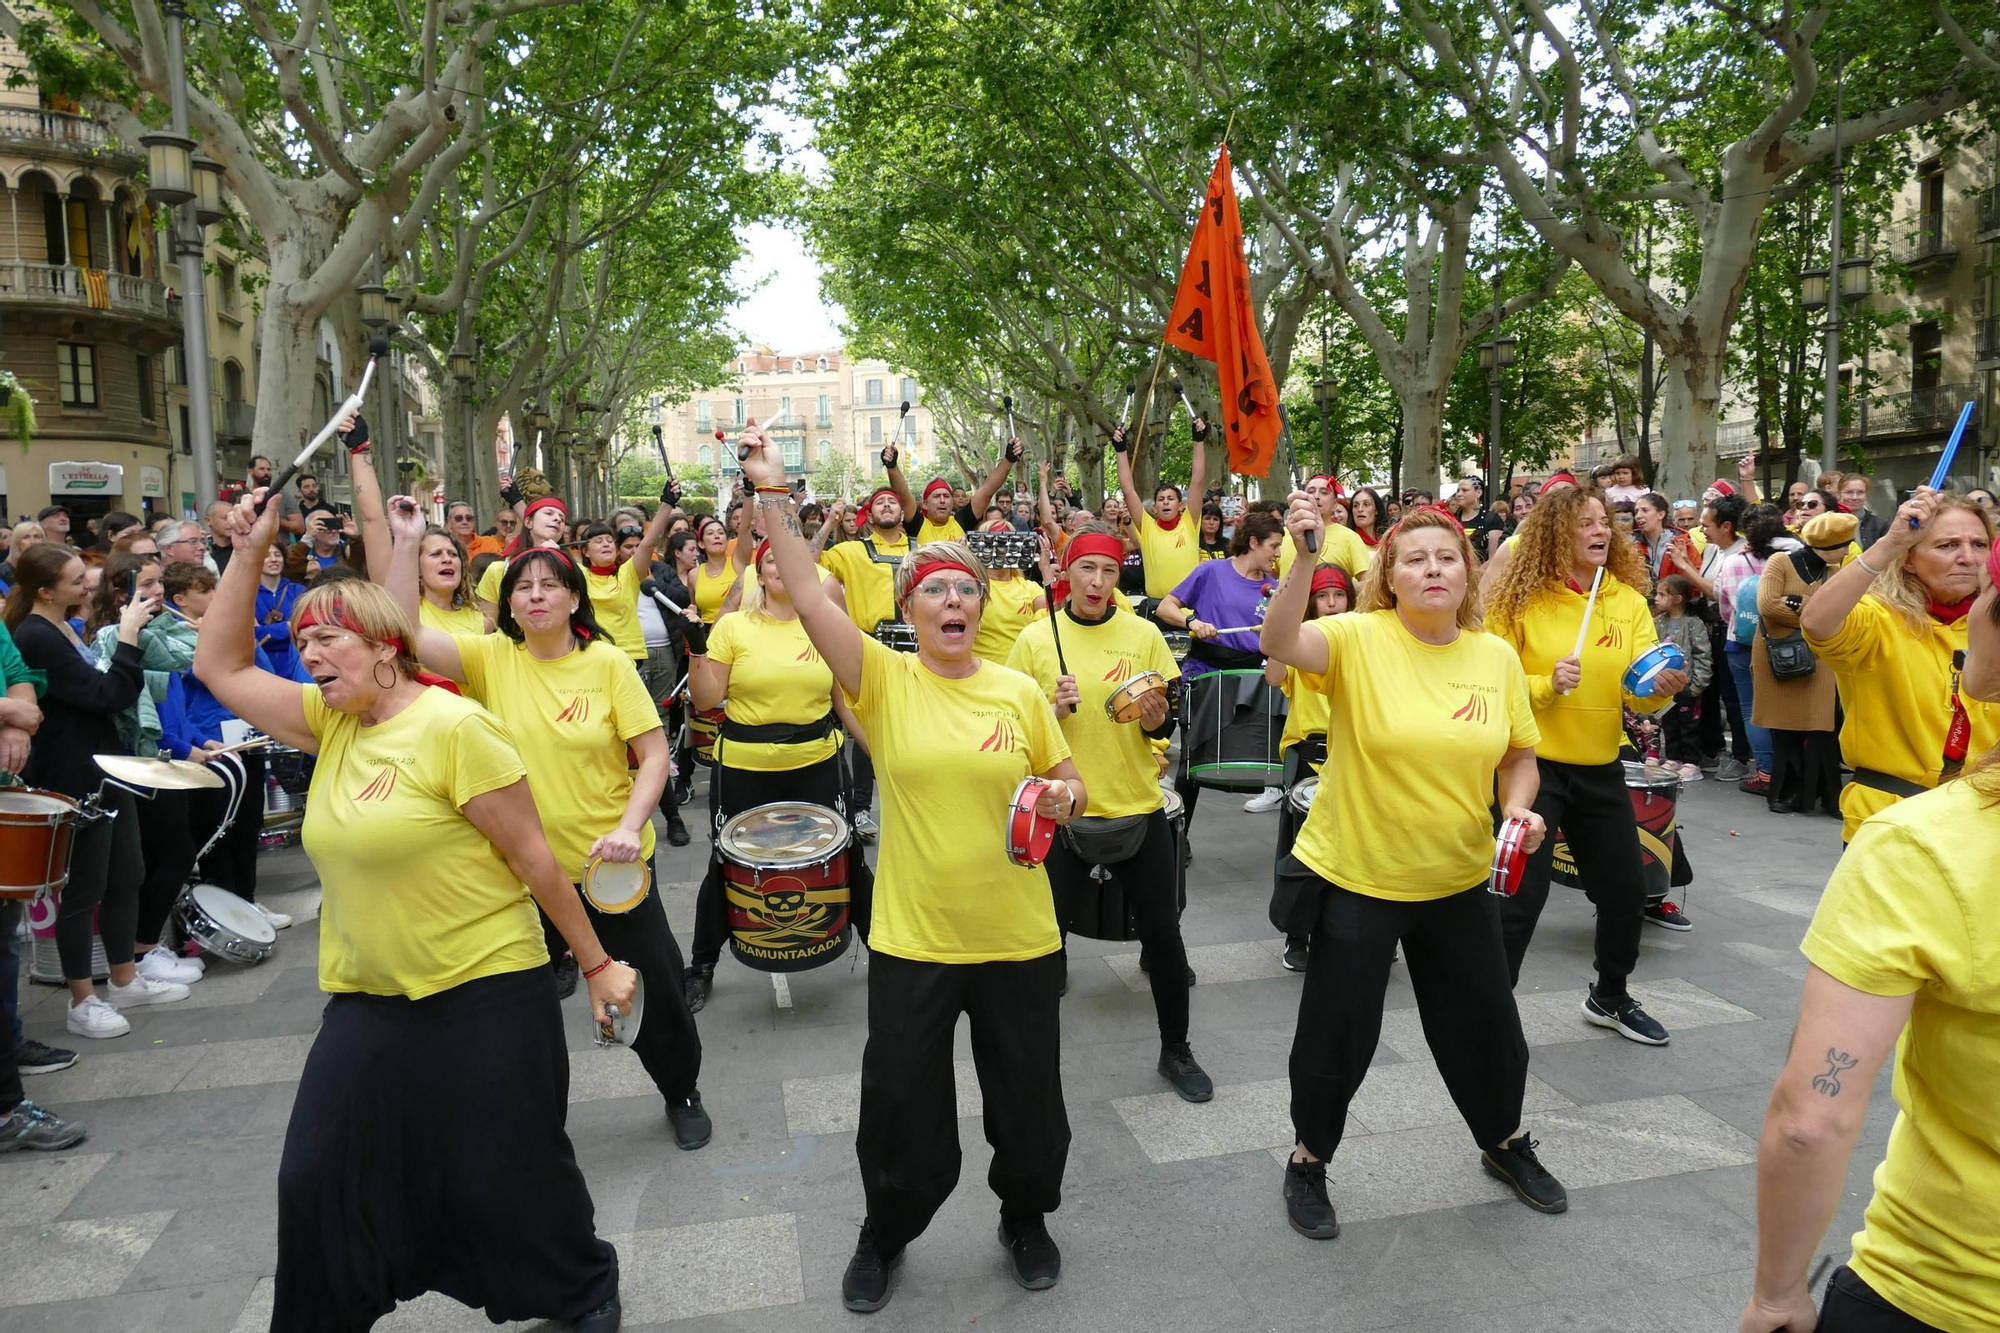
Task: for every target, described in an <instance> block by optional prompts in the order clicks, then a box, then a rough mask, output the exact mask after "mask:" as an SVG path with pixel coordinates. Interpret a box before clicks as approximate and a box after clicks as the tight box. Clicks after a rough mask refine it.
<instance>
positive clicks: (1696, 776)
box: [1681, 764, 1708, 782]
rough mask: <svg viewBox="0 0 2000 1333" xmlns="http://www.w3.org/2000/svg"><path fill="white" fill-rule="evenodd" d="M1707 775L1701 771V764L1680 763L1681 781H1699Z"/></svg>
mask: <svg viewBox="0 0 2000 1333" xmlns="http://www.w3.org/2000/svg"><path fill="white" fill-rule="evenodd" d="M1707 776H1708V775H1707V774H1706V773H1703V772H1702V771H1701V765H1700V764H1682V765H1681V781H1682V782H1700V781H1701V780H1702V779H1703V778H1704V777H1707Z"/></svg>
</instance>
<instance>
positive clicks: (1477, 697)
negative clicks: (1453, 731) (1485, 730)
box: [1451, 691, 1486, 723]
mask: <svg viewBox="0 0 2000 1333" xmlns="http://www.w3.org/2000/svg"><path fill="white" fill-rule="evenodd" d="M1451 718H1452V721H1454V722H1472V723H1480V722H1484V721H1485V720H1486V697H1485V696H1484V695H1482V694H1479V693H1478V692H1476V691H1475V692H1474V693H1472V694H1470V695H1467V696H1466V700H1465V706H1464V707H1463V708H1461V709H1459V710H1458V711H1457V712H1456V713H1453V714H1452V715H1451Z"/></svg>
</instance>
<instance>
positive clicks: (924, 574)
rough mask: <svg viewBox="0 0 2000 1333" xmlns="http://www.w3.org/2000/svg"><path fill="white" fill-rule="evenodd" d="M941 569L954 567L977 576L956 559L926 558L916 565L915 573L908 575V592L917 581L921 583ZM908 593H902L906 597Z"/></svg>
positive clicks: (974, 576) (914, 588)
mask: <svg viewBox="0 0 2000 1333" xmlns="http://www.w3.org/2000/svg"><path fill="white" fill-rule="evenodd" d="M941 569H955V570H957V571H958V572H959V573H961V574H966V575H970V576H971V577H973V578H975V579H976V578H978V577H979V575H978V574H976V573H974V572H973V571H972V570H970V569H967V568H966V567H965V566H964V565H961V564H960V563H958V561H956V560H926V561H924V563H922V564H921V565H918V566H917V572H916V573H914V574H912V575H910V592H915V591H916V590H917V585H918V584H919V583H922V582H923V581H924V580H925V579H927V578H929V577H930V576H931V575H933V574H935V573H937V572H938V571H939V570H941ZM908 595H909V594H908V593H905V594H904V596H906V597H907V596H908Z"/></svg>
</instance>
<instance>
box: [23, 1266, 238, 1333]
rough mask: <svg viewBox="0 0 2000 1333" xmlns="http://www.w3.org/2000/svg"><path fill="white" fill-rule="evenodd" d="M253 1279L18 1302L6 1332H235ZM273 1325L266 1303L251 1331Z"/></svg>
mask: <svg viewBox="0 0 2000 1333" xmlns="http://www.w3.org/2000/svg"><path fill="white" fill-rule="evenodd" d="M250 1289H251V1283H250V1281H249V1279H247V1278H244V1279H239V1280H237V1281H234V1282H204V1283H200V1284H198V1285H195V1286H186V1287H167V1288H163V1289H160V1290H157V1291H143V1292H121V1293H119V1294H117V1295H113V1296H93V1297H87V1298H85V1299H82V1300H73V1301H56V1302H52V1303H50V1304H48V1305H31V1306H22V1307H16V1308H14V1309H12V1310H9V1311H8V1312H7V1318H6V1319H5V1321H4V1323H5V1325H6V1328H7V1333H98V1331H99V1330H104V1333H113V1331H114V1330H115V1333H126V1331H127V1330H135V1329H136V1330H153V1329H159V1330H163V1333H164V1331H166V1330H171V1333H234V1329H235V1327H236V1324H235V1321H236V1320H237V1318H238V1317H239V1313H240V1311H241V1309H242V1307H243V1305H244V1303H245V1300H246V1298H247V1297H248V1296H249V1294H250ZM270 1327H271V1319H270V1311H269V1309H268V1307H267V1309H266V1310H265V1315H264V1322H263V1323H261V1324H257V1325H256V1326H255V1327H254V1330H252V1331H251V1333H266V1330H268V1329H269V1328H270Z"/></svg>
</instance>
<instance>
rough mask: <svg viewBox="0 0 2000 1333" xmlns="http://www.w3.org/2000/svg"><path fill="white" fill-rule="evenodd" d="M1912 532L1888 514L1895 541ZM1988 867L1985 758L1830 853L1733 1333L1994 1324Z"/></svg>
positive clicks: (1981, 644)
mask: <svg viewBox="0 0 2000 1333" xmlns="http://www.w3.org/2000/svg"><path fill="white" fill-rule="evenodd" d="M1906 507H1907V506H1906ZM1934 517H1935V512H1934V513H1933V518H1934ZM1908 526H1909V524H1908V521H1907V518H1906V516H1904V515H1902V514H1898V515H1897V518H1896V520H1895V522H1894V523H1893V524H1892V525H1891V531H1892V532H1893V531H1894V529H1895V528H1896V527H1903V528H1908ZM1883 540H1887V538H1886V537H1885V538H1884V539H1883ZM1881 546H1882V542H1881V541H1877V542H1876V544H1875V545H1874V546H1872V547H1870V548H1869V551H1868V554H1869V555H1874V554H1875V552H1876V551H1879V550H1880V549H1881ZM1905 549H1906V550H1907V548H1905ZM1994 564H1995V566H1996V567H1995V568H1994V570H1993V574H1994V576H1995V577H2000V560H1996V561H1994ZM1829 586H1830V585H1829ZM1824 595H1825V593H1824V592H1822V593H1821V594H1819V596H1824ZM1996 597H2000V594H1996V592H1995V590H1994V587H1993V586H1992V584H1991V583H1989V584H1988V586H1987V588H1986V590H1985V591H1984V592H1983V593H1982V594H1980V595H1979V597H1978V600H1977V601H1976V602H1975V603H1974V606H1973V609H1972V612H1971V614H1970V616H1969V617H1968V620H1967V625H1966V628H1967V632H1968V635H1969V638H1970V644H1969V657H1970V659H1971V663H1972V665H1969V666H1968V667H1967V673H1968V676H1967V678H1968V680H1977V679H1978V678H1979V676H1980V675H1981V674H1983V673H1984V672H1986V671H1990V670H1991V669H1992V668H1993V667H1994V666H2000V615H1996V609H1995V608H1996ZM1817 601H1818V597H1815V598H1814V602H1815V603H1817ZM1996 859H2000V755H1996V754H1995V753H1993V752H1988V753H1987V754H1986V757H1985V758H1984V759H1983V760H1979V761H1977V762H1976V763H1975V765H1974V766H1973V768H1972V769H1971V771H1969V772H1968V773H1967V774H1966V775H1965V776H1964V777H1962V778H1959V779H1958V780H1956V781H1951V782H1946V783H1944V784H1943V785H1942V786H1940V787H1938V788H1937V789H1936V790H1933V791H1927V792H1922V793H1920V794H1918V795H1916V796H1913V797H1910V798H1909V799H1907V800H1903V801H1899V802H1897V803H1895V804H1894V805H1892V806H1890V807H1889V808H1887V809H1885V810H1883V811H1882V812H1880V813H1878V814H1875V815H1873V816H1871V817H1870V818H1869V819H1868V820H1867V821H1866V822H1864V823H1863V824H1862V825H1861V827H1860V829H1859V830H1858V831H1857V832H1856V834H1855V837H1854V839H1853V841H1852V843H1851V844H1850V845H1849V846H1848V848H1847V851H1846V852H1845V854H1843V855H1842V856H1841V858H1840V865H1839V867H1838V868H1837V869H1836V870H1835V871H1834V875H1833V879H1832V881H1831V882H1830V883H1828V884H1827V886H1826V892H1825V894H1824V895H1823V896H1822V897H1821V898H1820V901H1819V909H1818V910H1817V911H1816V912H1815V913H1814V915H1813V922H1812V925H1811V927H1810V928H1808V929H1807V931H1806V938H1805V943H1804V945H1803V946H1802V947H1803V948H1804V950H1805V954H1806V957H1807V958H1808V959H1809V960H1810V961H1811V963H1812V968H1811V970H1810V971H1809V972H1808V973H1807V975H1806V983H1805V998H1804V1000H1803V1002H1802V1003H1801V1005H1800V1009H1799V1021H1798V1027H1797V1029H1796V1030H1795V1031H1794V1033H1793V1036H1792V1044H1791V1053H1790V1055H1789V1056H1788V1057H1787V1059H1786V1061H1785V1067H1784V1070H1783V1072H1781V1073H1780V1074H1779V1075H1778V1081H1777V1084H1776V1085H1775V1086H1774V1087H1773V1088H1772V1089H1771V1101H1770V1106H1769V1109H1768V1110H1767V1111H1766V1112H1765V1114H1764V1133H1763V1140H1762V1143H1761V1144H1760V1149H1759V1152H1758V1154H1757V1268H1756V1282H1755V1285H1754V1286H1753V1288H1752V1290H1751V1296H1750V1301H1749V1304H1748V1305H1747V1306H1746V1307H1745V1308H1744V1311H1743V1317H1742V1319H1741V1321H1740V1323H1739V1325H1738V1327H1739V1328H1741V1329H1743V1330H1744V1331H1745V1333H1778V1331H1779V1330H1785V1329H1810V1328H1818V1329H1824V1330H1828V1331H1829V1333H1834V1331H1836V1330H1838V1331H1846V1330H1868V1329H1920V1328H1939V1329H1943V1328H1950V1329H1992V1328H2000V1118H1996V1117H1995V1116H1994V1114H1993V1089H1994V1088H1995V1087H1996V1086H2000V976H1996V974H1995V972H1994V969H1993V967H1992V963H1991V960H1992V959H1993V958H1994V956H1995V955H1996V953H2000V932H1997V931H1996V927H1995V922H1996V921H2000V887H1996V884H1995V881H1994V878H1993V874H1992V867H1993V865H1994V862H1995V861H1996ZM1892 1055H1893V1056H1894V1058H1895V1062H1896V1064H1895V1075H1894V1081H1893V1083H1892V1085H1891V1086H1892V1090H1893V1092H1894V1094H1895V1098H1896V1103H1897V1105H1898V1107H1899V1108H1900V1110H1899V1113H1898V1114H1897V1117H1896V1122H1895V1124H1894V1126H1893V1127H1892V1128H1891V1129H1890V1131H1889V1147H1888V1152H1887V1155H1886V1156H1885V1157H1884V1158H1883V1160H1882V1163H1881V1165H1880V1166H1878V1167H1876V1169H1875V1175H1874V1196H1873V1197H1872V1198H1871V1199H1870V1200H1869V1203H1868V1209H1867V1211H1866V1213H1864V1214H1863V1216H1862V1222H1861V1230H1860V1231H1859V1232H1857V1233H1856V1234H1855V1236H1854V1239H1853V1247H1854V1248H1853V1257H1852V1258H1851V1259H1850V1260H1849V1261H1848V1262H1847V1264H1846V1265H1844V1266H1842V1267H1840V1268H1837V1269H1835V1270H1834V1273H1833V1278H1832V1281H1831V1282H1830V1283H1829V1284H1828V1286H1827V1290H1826V1300H1825V1305H1824V1307H1823V1308H1822V1309H1821V1310H1818V1311H1815V1310H1814V1308H1813V1300H1812V1294H1811V1292H1810V1290H1809V1288H1808V1284H1807V1277H1808V1274H1807V1266H1808V1265H1809V1264H1810V1263H1811V1262H1812V1257H1813V1252H1814V1251H1815V1250H1816V1249H1818V1248H1819V1243H1820V1238H1821V1237H1822V1236H1823V1235H1824V1234H1825V1233H1826V1228H1827V1225H1828V1223H1830V1222H1832V1220H1833V1215H1834V1212H1835V1210H1836V1209H1837V1208H1838V1206H1839V1205H1840V1203H1841V1202H1842V1201H1843V1199H1844V1198H1845V1195H1844V1192H1843V1180H1844V1178H1846V1177H1847V1175H1848V1165H1849V1161H1850V1159H1851V1158H1852V1156H1853V1153H1854V1145H1855V1142H1856V1141H1857V1140H1858V1139H1859V1138H1860V1136H1861V1129H1862V1125H1863V1123H1864V1121H1865V1120H1866V1117H1867V1114H1868V1102H1869V1093H1870V1091H1871V1090H1872V1089H1873V1087H1874V1086H1875V1079H1876V1075H1877V1074H1878V1073H1879V1072H1880V1070H1881V1068H1882V1064H1883V1062H1884V1061H1886V1060H1888V1059H1889V1058H1890V1057H1891V1056H1892ZM1885 1307H1887V1308H1885Z"/></svg>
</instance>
